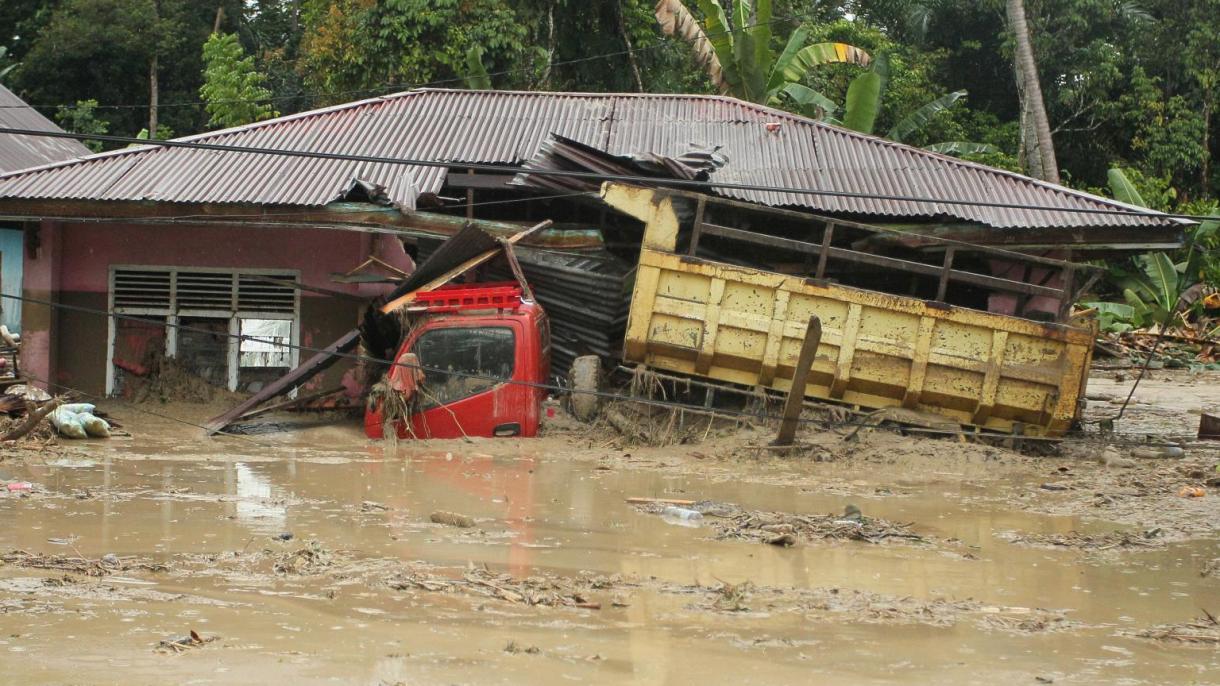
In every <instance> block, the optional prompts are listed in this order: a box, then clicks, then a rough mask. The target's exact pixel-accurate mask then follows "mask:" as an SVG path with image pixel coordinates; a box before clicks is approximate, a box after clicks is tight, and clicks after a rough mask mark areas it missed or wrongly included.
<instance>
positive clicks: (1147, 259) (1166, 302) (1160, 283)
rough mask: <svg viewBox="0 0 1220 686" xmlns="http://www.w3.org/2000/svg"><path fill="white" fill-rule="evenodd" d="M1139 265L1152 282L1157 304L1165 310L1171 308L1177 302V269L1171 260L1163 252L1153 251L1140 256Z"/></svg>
mask: <svg viewBox="0 0 1220 686" xmlns="http://www.w3.org/2000/svg"><path fill="white" fill-rule="evenodd" d="M1140 257H1141V258H1142V259H1141V260H1140V263H1141V265H1142V266H1143V268H1144V273H1145V274H1146V275H1147V276H1148V280H1149V281H1150V282H1151V284H1152V294H1153V297H1154V298H1156V302H1157V304H1159V305H1160V306H1161V307H1163V308H1164V309H1165V310H1172V309H1173V308H1174V306H1175V305H1177V304H1178V296H1179V295H1180V293H1179V288H1178V283H1179V280H1178V270H1177V269H1176V268H1175V267H1174V265H1173V261H1172V260H1170V259H1169V256H1168V255H1166V254H1165V253H1163V252H1153V253H1148V254H1146V255H1141V256H1140Z"/></svg>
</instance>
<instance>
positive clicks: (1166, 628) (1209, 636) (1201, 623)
mask: <svg viewBox="0 0 1220 686" xmlns="http://www.w3.org/2000/svg"><path fill="white" fill-rule="evenodd" d="M1134 635H1135V636H1136V637H1138V638H1148V639H1152V640H1154V641H1167V642H1171V643H1189V644H1194V645H1220V621H1217V619H1216V617H1215V615H1213V614H1212V613H1210V612H1208V611H1207V610H1203V616H1202V617H1200V618H1198V619H1196V620H1194V621H1190V622H1183V623H1181V624H1159V625H1157V626H1154V627H1152V628H1151V629H1144V630H1143V631H1140V632H1138V633H1136V634H1134Z"/></svg>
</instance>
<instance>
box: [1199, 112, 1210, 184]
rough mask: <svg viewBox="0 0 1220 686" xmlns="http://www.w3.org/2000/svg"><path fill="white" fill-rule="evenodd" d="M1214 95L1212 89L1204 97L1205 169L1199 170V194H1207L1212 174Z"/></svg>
mask: <svg viewBox="0 0 1220 686" xmlns="http://www.w3.org/2000/svg"><path fill="white" fill-rule="evenodd" d="M1211 134H1212V95H1211V92H1210V91H1207V92H1206V93H1205V94H1204V99H1203V153H1204V154H1203V169H1202V170H1201V171H1200V172H1199V195H1200V196H1205V195H1207V189H1208V185H1209V184H1210V183H1211V175H1212V143H1211Z"/></svg>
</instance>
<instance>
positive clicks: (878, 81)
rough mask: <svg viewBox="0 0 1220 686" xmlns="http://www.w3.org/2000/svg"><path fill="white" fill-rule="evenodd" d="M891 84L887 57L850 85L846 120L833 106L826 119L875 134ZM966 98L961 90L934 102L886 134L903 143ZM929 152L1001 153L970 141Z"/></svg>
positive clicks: (936, 146)
mask: <svg viewBox="0 0 1220 686" xmlns="http://www.w3.org/2000/svg"><path fill="white" fill-rule="evenodd" d="M888 81H889V60H887V59H886V56H885V55H881V56H880V57H878V58H877V59H876V60H874V61H873V67H872V68H871V69H869V70H868V71H866V72H864V73H862V74H860V75H859V76H857V77H856V78H854V79H852V82H851V83H850V84H849V85H848V87H847V98H846V100H845V101H844V106H843V112H844V114H843V119H842V120H841V121H840V120H837V119H835V118H834V114H835V113H836V112H837V111H838V109H839V108H838V107H835V106H833V105H832V106H831V107H829V108H824V114H823V118H824V119H826V120H828V121H830V122H831V123H834V124H839V125H841V126H844V127H846V128H849V129H852V130H854V131H859V132H860V133H868V134H871V133H873V132H874V129H875V127H876V123H877V115H878V114H880V113H881V100H882V95H883V94H884V93H885V87H886V84H887V82H888ZM965 97H966V91H964V90H960V91H953V92H952V93H948V94H945V95H942V96H940V97H938V98H934V99H932V100H930V101H929V102H927V103H924V104H923V105H921V106H919V107H918V108H916V109H915V111H914V112H911V113H909V114H907V115H906V116H905V117H903V118H902V119H901V120H899V122H898V123H897V124H895V125H894V126H893V127H891V128H890V130H889V132H888V133H886V134H885V137H886V138H888V139H890V140H892V141H897V142H899V143H902V142H904V139H905V138H906V137H907V136H910V135H911V134H912V133H915V132H916V131H919V130H920V129H922V128H923V127H925V126H927V125H928V122H930V121H932V119H933V117H935V116H936V115H937V114H940V113H941V112H944V111H945V110H948V109H949V108H951V107H953V105H954V104H955V103H957V102H958V101H959V100H961V99H963V98H965ZM925 149H926V150H931V151H932V152H939V153H942V154H945V155H957V156H961V155H968V154H979V153H993V152H997V149H996V147H995V146H993V145H988V144H986V143H973V142H970V141H949V142H945V143H935V144H932V145H929V146H927V147H926V148H925Z"/></svg>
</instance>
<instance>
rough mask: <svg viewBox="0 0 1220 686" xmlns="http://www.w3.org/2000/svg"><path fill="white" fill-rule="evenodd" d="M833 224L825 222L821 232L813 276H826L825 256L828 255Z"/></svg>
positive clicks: (822, 277)
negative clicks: (820, 248)
mask: <svg viewBox="0 0 1220 686" xmlns="http://www.w3.org/2000/svg"><path fill="white" fill-rule="evenodd" d="M834 233H835V225H834V224H827V225H826V229H825V231H823V232H822V250H821V251H820V252H818V270H817V271H816V272H814V274H813V278H815V279H824V278H826V258H827V257H829V256H830V242H831V241H832V240H834Z"/></svg>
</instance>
